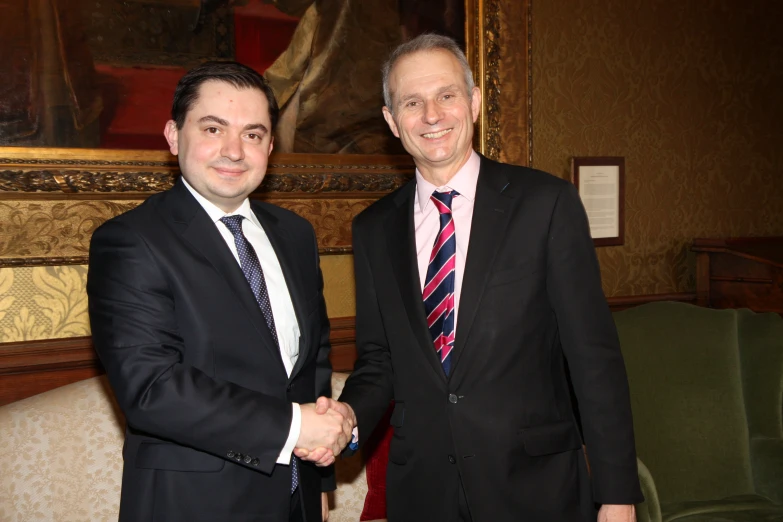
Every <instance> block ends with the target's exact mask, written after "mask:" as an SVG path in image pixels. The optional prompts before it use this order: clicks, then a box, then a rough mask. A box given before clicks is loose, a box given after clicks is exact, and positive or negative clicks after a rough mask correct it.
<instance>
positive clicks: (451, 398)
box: [449, 393, 459, 404]
mask: <svg viewBox="0 0 783 522" xmlns="http://www.w3.org/2000/svg"><path fill="white" fill-rule="evenodd" d="M457 400H459V399H457V396H456V395H454V394H453V393H450V394H449V402H450V403H451V404H457Z"/></svg>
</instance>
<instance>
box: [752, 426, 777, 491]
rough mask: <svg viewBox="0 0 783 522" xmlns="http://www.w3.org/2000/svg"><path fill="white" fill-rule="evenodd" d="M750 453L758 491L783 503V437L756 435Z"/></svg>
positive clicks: (754, 480)
mask: <svg viewBox="0 0 783 522" xmlns="http://www.w3.org/2000/svg"><path fill="white" fill-rule="evenodd" d="M750 455H751V465H752V466H753V482H754V484H755V485H756V493H758V494H759V495H763V496H765V497H767V498H769V499H770V500H772V501H773V502H775V503H776V504H781V505H783V439H776V438H770V437H754V438H753V439H751V442H750Z"/></svg>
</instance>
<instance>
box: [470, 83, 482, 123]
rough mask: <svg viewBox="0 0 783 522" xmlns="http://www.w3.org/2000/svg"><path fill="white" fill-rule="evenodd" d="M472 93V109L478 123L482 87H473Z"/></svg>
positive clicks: (474, 118) (474, 119)
mask: <svg viewBox="0 0 783 522" xmlns="http://www.w3.org/2000/svg"><path fill="white" fill-rule="evenodd" d="M470 94H471V96H470V110H471V112H472V113H473V123H476V120H477V119H478V117H479V113H480V112H481V89H479V88H478V87H473V92H471V93H470Z"/></svg>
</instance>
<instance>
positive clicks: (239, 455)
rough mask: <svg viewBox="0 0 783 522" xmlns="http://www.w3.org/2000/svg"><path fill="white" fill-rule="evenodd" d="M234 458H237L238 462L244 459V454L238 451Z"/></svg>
mask: <svg viewBox="0 0 783 522" xmlns="http://www.w3.org/2000/svg"><path fill="white" fill-rule="evenodd" d="M234 460H236V461H237V462H239V461H241V460H242V454H241V453H237V454H236V455H234Z"/></svg>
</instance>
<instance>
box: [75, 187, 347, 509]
mask: <svg viewBox="0 0 783 522" xmlns="http://www.w3.org/2000/svg"><path fill="white" fill-rule="evenodd" d="M251 206H252V209H253V212H254V213H255V214H256V216H257V217H258V219H259V221H260V222H261V224H262V226H263V227H264V230H265V232H266V234H267V236H268V237H269V240H270V242H271V243H272V245H273V247H274V249H275V253H276V254H277V257H278V259H279V260H280V265H281V267H282V269H283V273H284V275H285V279H286V283H287V285H288V289H289V292H290V294H291V298H292V301H293V305H294V309H295V311H296V317H297V320H298V323H299V328H300V331H301V338H300V344H299V359H298V360H297V363H296V365H295V367H294V369H293V372H292V374H291V377H290V378H289V377H288V376H287V375H286V371H285V368H284V366H283V361H282V359H281V354H280V350H279V349H278V347H277V346H276V344H275V343H274V341H273V340H272V337H271V334H270V332H269V329H268V327H267V325H266V322H265V321H264V317H263V314H262V313H261V311H260V309H259V307H258V305H257V304H256V301H255V299H254V297H253V294H252V291H251V290H250V287H249V285H248V284H247V281H246V280H245V277H244V275H243V273H242V270H241V268H240V266H239V264H238V263H237V261H236V259H235V258H234V257H233V255H232V253H231V251H230V250H229V248H228V246H227V245H226V243H225V241H224V240H223V238H222V237H221V236H220V233H219V231H218V230H217V228H216V227H215V225H214V223H213V222H212V221H211V220H210V218H209V216H208V214H207V213H206V211H205V210H204V209H203V208H202V207H201V206H200V205H199V203H198V202H197V201H196V200H195V198H194V197H193V196H192V194H190V192H189V191H188V189H187V187H185V186H184V185H183V184H182V182H178V183H177V184H176V185H175V186H174V187H173V188H172V189H171V190H169V191H166V192H163V193H161V194H157V195H154V196H152V197H150V198H149V199H148V200H147V201H146V202H145V203H143V204H142V205H140V206H139V207H137V208H136V209H134V210H131V211H130V212H127V213H125V214H123V215H121V216H119V217H117V218H114V219H112V220H109V221H107V222H106V223H105V224H104V225H102V226H101V227H100V228H98V229H97V230H96V231H95V233H94V235H93V237H92V242H91V244H90V267H89V275H88V278H87V292H88V296H89V312H90V324H91V327H92V335H93V342H94V345H95V349H96V351H97V352H98V355H99V356H100V359H101V362H102V363H103V366H104V367H105V368H106V372H107V374H108V377H109V381H110V382H111V385H112V388H113V390H114V393H115V395H116V397H117V401H118V403H119V405H120V407H121V409H122V411H123V412H124V414H125V416H126V418H127V423H128V428H127V431H126V440H125V448H124V452H123V456H124V460H125V465H124V470H123V483H122V500H121V505H120V520H122V521H141V520H144V521H147V520H164V521H166V522H173V521H183V522H193V521H200V520H203V521H209V522H214V521H217V520H226V521H228V520H231V521H287V520H288V516H289V502H290V501H291V494H290V485H291V470H290V467H289V466H281V465H277V464H276V463H275V461H276V459H277V457H278V455H279V453H280V451H281V449H282V447H283V445H284V443H285V440H286V438H287V436H288V432H289V428H290V424H291V416H292V413H291V403H292V402H298V403H307V402H313V401H314V400H315V399H316V398H317V397H318V396H320V395H327V396H328V395H329V394H330V377H331V366H330V364H329V358H328V354H329V323H328V320H327V318H326V310H325V305H324V300H323V294H322V280H321V272H320V268H319V262H318V249H317V246H316V241H315V235H314V233H313V229H312V227H311V226H310V224H309V223H308V222H307V221H306V220H304V219H302V218H300V217H298V216H296V215H295V214H293V213H291V212H289V211H287V210H283V209H281V208H278V207H275V206H273V205H269V204H266V203H258V202H252V203H251ZM300 469H301V474H300V484H301V487H300V489H299V494H301V495H302V497H301V499H302V501H303V505H304V507H305V510H306V513H307V516H308V519H309V520H320V513H321V508H320V493H321V490H322V489H324V490H328V489H333V484H334V480H333V475H332V474H331V469H328V471H323V470H318V469H316V468H315V467H314V466H312V465H310V464H307V463H302V464H301V466H300Z"/></svg>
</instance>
